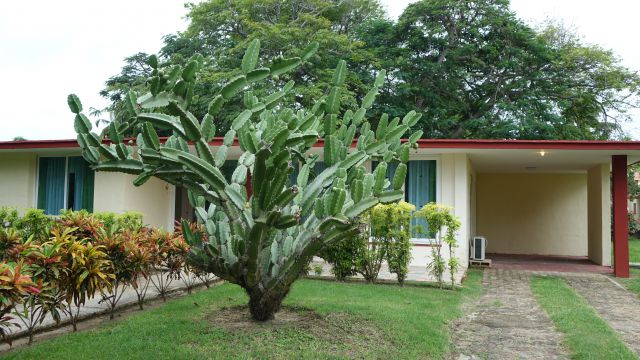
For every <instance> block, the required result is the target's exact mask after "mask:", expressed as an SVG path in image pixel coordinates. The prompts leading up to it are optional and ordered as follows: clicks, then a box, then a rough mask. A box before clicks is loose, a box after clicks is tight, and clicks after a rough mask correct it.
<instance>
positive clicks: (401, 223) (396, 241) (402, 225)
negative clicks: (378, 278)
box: [369, 201, 415, 285]
mask: <svg viewBox="0 0 640 360" xmlns="http://www.w3.org/2000/svg"><path fill="white" fill-rule="evenodd" d="M413 210H415V206H413V205H411V204H409V203H407V202H404V201H401V202H398V203H393V204H385V205H382V204H381V205H376V206H375V207H374V208H373V209H371V211H370V213H371V215H370V219H369V221H370V223H371V238H372V241H376V242H380V243H384V244H385V250H386V257H385V258H386V261H387V265H388V266H389V271H390V272H391V273H392V274H396V276H397V278H398V282H399V283H400V285H402V284H404V280H405V279H406V278H407V274H408V273H409V263H410V262H411V229H410V227H411V214H412V212H413Z"/></svg>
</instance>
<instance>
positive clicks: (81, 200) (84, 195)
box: [67, 156, 94, 212]
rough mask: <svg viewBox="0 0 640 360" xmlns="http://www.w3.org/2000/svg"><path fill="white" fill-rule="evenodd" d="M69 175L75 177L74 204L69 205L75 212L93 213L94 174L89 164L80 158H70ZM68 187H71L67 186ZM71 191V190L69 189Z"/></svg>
mask: <svg viewBox="0 0 640 360" xmlns="http://www.w3.org/2000/svg"><path fill="white" fill-rule="evenodd" d="M68 174H69V175H70V174H74V175H75V189H74V196H73V204H67V207H68V208H71V209H73V210H80V209H84V210H87V211H89V212H92V211H93V184H94V172H93V170H91V168H90V167H89V164H88V163H87V162H86V161H85V160H84V159H83V158H82V157H80V156H74V157H70V158H69V165H68ZM67 186H69V185H68V184H67ZM68 190H70V189H68Z"/></svg>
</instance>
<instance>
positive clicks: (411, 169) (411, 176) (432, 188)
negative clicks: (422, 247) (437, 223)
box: [405, 160, 436, 238]
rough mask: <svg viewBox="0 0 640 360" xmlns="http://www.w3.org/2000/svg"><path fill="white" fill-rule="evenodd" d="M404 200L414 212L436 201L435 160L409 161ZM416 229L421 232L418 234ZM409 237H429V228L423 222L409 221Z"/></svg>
mask: <svg viewBox="0 0 640 360" xmlns="http://www.w3.org/2000/svg"><path fill="white" fill-rule="evenodd" d="M405 198H406V200H407V202H409V203H411V204H413V205H415V207H416V210H419V209H421V208H422V207H423V206H424V205H426V204H427V203H429V202H432V201H436V162H435V160H414V161H409V166H408V169H407V180H406V184H405ZM418 227H421V228H422V232H421V233H419V232H418ZM411 228H412V230H411V236H413V237H417V238H419V237H431V236H427V235H425V233H429V232H428V229H429V226H428V224H427V223H426V222H425V221H424V220H418V219H412V220H411Z"/></svg>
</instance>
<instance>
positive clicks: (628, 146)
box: [418, 139, 640, 150]
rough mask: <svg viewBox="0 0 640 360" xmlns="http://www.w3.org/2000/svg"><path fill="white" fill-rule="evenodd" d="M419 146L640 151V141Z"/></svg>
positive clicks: (431, 143)
mask: <svg viewBox="0 0 640 360" xmlns="http://www.w3.org/2000/svg"><path fill="white" fill-rule="evenodd" d="M418 146H419V147H420V148H433V149H511V150H517V149H540V150H640V141H609V140H485V139H420V140H418Z"/></svg>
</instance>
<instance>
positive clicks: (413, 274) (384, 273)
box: [309, 257, 467, 284]
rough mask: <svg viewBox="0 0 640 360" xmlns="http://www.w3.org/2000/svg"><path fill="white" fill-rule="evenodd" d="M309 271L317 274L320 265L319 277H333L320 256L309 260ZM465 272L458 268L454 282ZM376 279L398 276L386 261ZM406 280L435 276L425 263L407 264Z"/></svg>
mask: <svg viewBox="0 0 640 360" xmlns="http://www.w3.org/2000/svg"><path fill="white" fill-rule="evenodd" d="M310 266H311V271H309V275H310V276H318V275H317V274H316V273H315V270H314V268H315V267H316V266H321V267H322V273H321V274H320V275H319V276H320V277H323V278H332V279H333V278H334V276H333V274H332V273H331V268H332V267H331V264H329V263H327V262H326V261H324V260H322V259H321V258H318V257H315V258H314V259H313V261H312V262H311V265H310ZM466 272H467V268H460V269H458V271H457V272H456V274H455V276H454V278H455V282H456V284H460V283H461V282H462V278H463V277H464V275H465V274H466ZM353 278H356V279H364V278H363V277H362V276H361V275H359V274H358V275H356V276H353ZM378 279H379V280H389V281H396V280H397V279H398V277H397V276H396V274H393V273H391V272H390V271H389V266H387V264H386V263H383V264H382V266H381V267H380V273H379V274H378ZM406 280H407V281H419V282H436V278H435V277H434V276H433V275H432V274H431V273H430V272H429V271H427V266H426V264H425V266H409V273H407V279H406ZM443 281H444V283H445V284H449V283H450V282H451V276H450V275H449V272H448V271H447V272H445V273H444V275H443Z"/></svg>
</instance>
